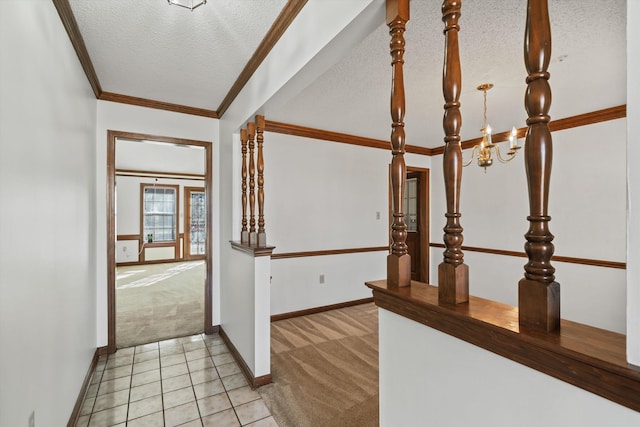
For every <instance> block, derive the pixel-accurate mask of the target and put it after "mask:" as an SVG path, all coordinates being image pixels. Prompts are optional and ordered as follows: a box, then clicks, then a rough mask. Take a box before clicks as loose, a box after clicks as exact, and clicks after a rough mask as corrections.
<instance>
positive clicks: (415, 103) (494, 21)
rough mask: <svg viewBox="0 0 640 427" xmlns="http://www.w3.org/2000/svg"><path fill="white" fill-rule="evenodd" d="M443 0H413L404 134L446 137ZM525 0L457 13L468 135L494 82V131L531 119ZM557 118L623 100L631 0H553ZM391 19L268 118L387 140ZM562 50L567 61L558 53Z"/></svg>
mask: <svg viewBox="0 0 640 427" xmlns="http://www.w3.org/2000/svg"><path fill="white" fill-rule="evenodd" d="M441 4H442V2H441V1H440V0H413V1H412V2H411V20H410V21H409V23H408V24H407V31H406V33H405V38H406V53H405V87H406V99H407V106H406V111H407V112H406V116H405V123H406V134H407V144H411V145H419V146H426V147H436V146H441V145H443V131H442V115H443V104H444V101H443V96H442V64H443V56H444V36H443V34H442V30H443V27H444V24H443V23H442V21H441V16H442V14H441V10H440V7H441ZM526 4H527V2H526V0H509V1H503V0H465V1H464V2H463V6H462V17H461V18H460V21H459V24H460V27H461V29H460V35H459V37H460V57H461V64H462V76H463V82H462V94H461V97H460V101H461V103H462V106H461V111H462V115H463V125H462V130H461V135H462V139H463V140H466V139H471V138H476V137H478V136H479V135H480V132H479V129H480V128H481V127H482V92H479V91H477V90H476V87H477V86H478V85H479V84H481V83H485V82H490V83H493V84H494V85H495V87H494V88H493V89H492V90H490V91H489V92H488V95H487V98H488V99H487V104H488V121H489V124H491V126H492V128H493V129H494V131H496V132H500V131H506V130H509V129H510V128H511V127H512V126H517V127H523V126H525V120H526V113H525V111H524V103H523V100H524V93H525V89H526V84H525V77H526V70H525V66H524V59H523V42H524V26H525V20H526ZM549 9H550V10H549V14H550V19H551V31H552V39H553V41H552V43H553V44H552V49H553V50H552V61H551V64H550V66H549V71H550V73H551V79H550V84H551V89H552V92H553V101H552V104H551V105H552V106H551V111H550V114H551V117H552V120H553V119H558V118H563V117H569V116H573V115H577V114H583V113H588V112H591V111H595V110H598V109H602V108H608V107H612V106H617V105H621V104H624V103H625V102H626V83H625V80H626V39H625V37H626V4H625V2H624V1H621V0H550V1H549ZM389 40H390V37H389V34H388V29H387V27H386V25H384V24H383V23H381V25H380V27H379V28H378V29H377V30H376V31H374V32H373V33H372V34H371V35H369V36H368V37H367V38H366V39H365V40H363V41H362V42H361V43H360V45H359V46H357V47H356V48H355V49H354V50H353V51H352V52H351V53H350V54H349V55H347V56H346V57H344V58H343V59H342V60H341V61H340V62H339V63H337V64H336V65H335V66H334V67H333V68H332V69H330V70H329V71H327V72H326V73H325V74H324V75H322V76H321V77H320V78H319V79H317V80H316V81H314V82H313V83H312V84H311V85H309V86H308V87H307V88H306V89H305V90H304V91H303V92H301V93H299V94H298V95H297V96H296V97H294V98H293V99H291V100H290V101H289V102H288V103H285V104H283V105H281V106H278V107H277V108H271V109H270V108H268V107H267V108H265V114H266V116H267V117H268V118H269V119H270V120H274V121H281V122H285V123H293V124H297V125H302V126H309V127H314V128H320V129H328V130H332V131H336V132H343V133H349V134H354V135H360V136H366V137H370V138H378V139H384V140H388V139H389V135H390V131H391V118H390V113H389V96H390V88H391V66H390V61H391V59H390V56H389ZM561 56H562V61H561V60H560V57H561Z"/></svg>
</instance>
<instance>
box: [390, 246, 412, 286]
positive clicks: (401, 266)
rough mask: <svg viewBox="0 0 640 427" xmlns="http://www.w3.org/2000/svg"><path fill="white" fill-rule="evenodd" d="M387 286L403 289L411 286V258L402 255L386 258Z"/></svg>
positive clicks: (391, 255)
mask: <svg viewBox="0 0 640 427" xmlns="http://www.w3.org/2000/svg"><path fill="white" fill-rule="evenodd" d="M387 286H389V287H394V288H403V287H406V286H411V256H410V255H409V254H404V255H402V256H397V255H394V254H389V255H388V256H387Z"/></svg>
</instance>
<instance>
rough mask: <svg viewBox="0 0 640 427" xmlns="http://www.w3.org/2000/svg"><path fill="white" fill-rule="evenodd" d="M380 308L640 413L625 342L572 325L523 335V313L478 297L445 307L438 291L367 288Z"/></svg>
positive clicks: (639, 385)
mask: <svg viewBox="0 0 640 427" xmlns="http://www.w3.org/2000/svg"><path fill="white" fill-rule="evenodd" d="M367 286H368V287H369V288H371V289H372V290H373V298H374V302H375V303H376V305H378V306H379V307H380V308H383V309H385V310H389V311H392V312H394V313H396V314H399V315H401V316H404V317H406V318H408V319H411V320H414V321H416V322H419V323H422V324H424V325H426V326H428V327H430V328H433V329H436V330H439V331H441V332H444V333H446V334H448V335H451V336H453V337H456V338H459V339H461V340H464V341H466V342H468V343H471V344H473V345H475V346H478V347H480V348H484V349H486V350H489V351H491V352H493V353H496V354H498V355H500V356H503V357H506V358H508V359H510V360H513V361H515V362H518V363H520V364H523V365H525V366H528V367H530V368H533V369H535V370H537V371H540V372H542V373H545V374H547V375H551V376H553V377H555V378H558V379H560V380H562V381H565V382H567V383H569V384H572V385H574V386H576V387H580V388H582V389H584V390H587V391H589V392H592V393H595V394H597V395H599V396H602V397H604V398H606V399H609V400H611V401H614V402H616V403H619V404H621V405H624V406H626V407H628V408H631V409H633V410H635V411H640V368H639V367H636V366H633V365H630V364H628V363H627V362H626V345H625V341H626V339H625V336H624V335H622V334H618V333H615V332H610V331H606V330H603V329H598V328H594V327H592V326H587V325H583V324H580V323H576V322H571V321H568V320H562V322H561V324H562V327H561V328H560V330H559V331H556V332H554V333H543V332H537V331H531V330H527V331H526V332H525V331H522V330H521V329H520V326H519V324H518V309H517V308H516V307H512V306H509V305H506V304H501V303H498V302H495V301H490V300H485V299H482V298H477V297H474V296H470V297H469V303H468V304H458V305H452V304H441V303H439V302H438V290H437V288H436V287H433V286H429V285H426V284H424V283H419V282H412V283H411V287H407V288H398V289H392V288H390V287H389V286H387V284H386V281H385V280H380V281H376V282H368V283H367Z"/></svg>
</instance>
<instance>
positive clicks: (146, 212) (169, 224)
mask: <svg viewBox="0 0 640 427" xmlns="http://www.w3.org/2000/svg"><path fill="white" fill-rule="evenodd" d="M141 187H142V189H141V190H142V191H141V194H142V201H141V202H142V203H141V204H142V224H143V226H142V229H143V235H142V236H143V238H144V240H145V241H146V242H149V243H153V242H160V243H161V242H175V241H176V235H177V232H176V224H177V221H176V218H177V216H178V204H177V199H178V186H173V185H150V184H141Z"/></svg>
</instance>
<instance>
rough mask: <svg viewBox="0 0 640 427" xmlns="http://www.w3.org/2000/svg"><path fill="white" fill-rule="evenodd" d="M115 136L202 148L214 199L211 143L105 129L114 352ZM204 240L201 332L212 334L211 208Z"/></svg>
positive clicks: (110, 347) (110, 343)
mask: <svg viewBox="0 0 640 427" xmlns="http://www.w3.org/2000/svg"><path fill="white" fill-rule="evenodd" d="M118 138H123V139H129V140H139V141H142V140H147V141H157V142H166V143H169V144H178V145H193V146H197V147H203V148H204V152H205V154H204V156H205V198H206V199H207V203H211V200H213V171H212V167H213V166H212V161H213V160H212V158H211V153H212V151H213V143H212V142H211V141H198V140H192V139H182V138H172V137H166V136H157V135H148V134H141V133H132V132H124V131H117V130H107V352H109V353H113V352H115V351H116V274H115V273H116V220H115V213H116V141H117V139H118ZM205 217H206V222H207V240H206V255H205V265H206V269H205V270H206V274H205V281H204V282H205V283H204V332H205V333H206V334H212V333H213V332H214V331H215V329H214V327H213V323H212V314H213V301H212V296H213V289H212V266H213V263H212V252H213V251H212V248H213V241H212V237H211V236H212V227H211V224H213V216H212V209H210V208H209V209H207V211H206V216H205Z"/></svg>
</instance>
